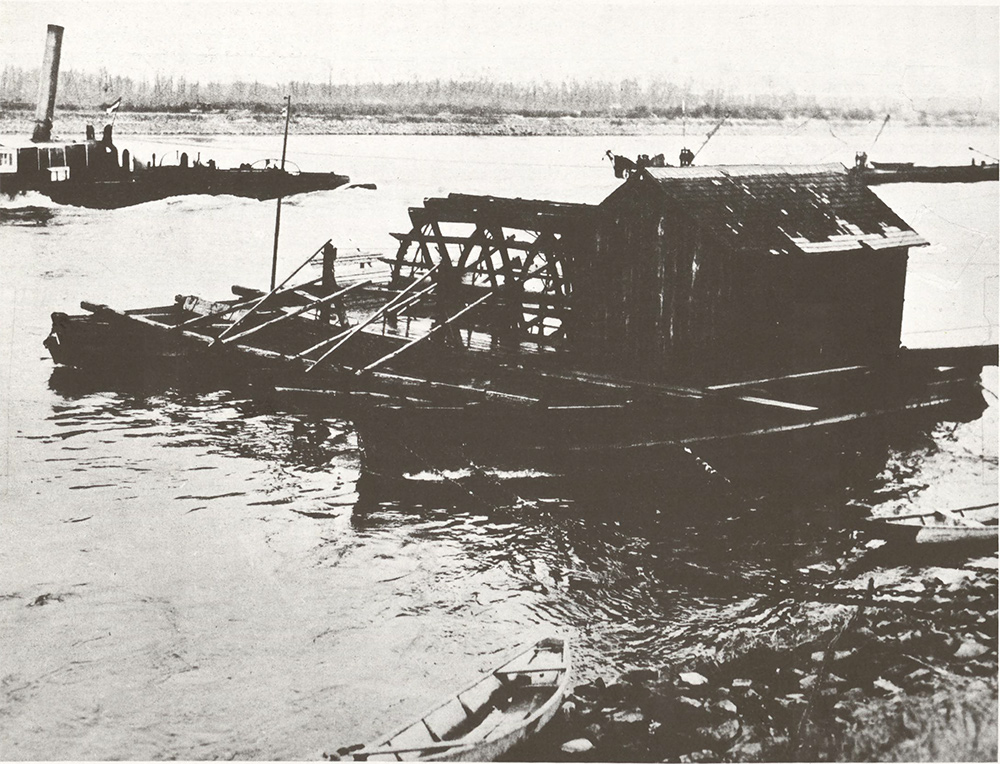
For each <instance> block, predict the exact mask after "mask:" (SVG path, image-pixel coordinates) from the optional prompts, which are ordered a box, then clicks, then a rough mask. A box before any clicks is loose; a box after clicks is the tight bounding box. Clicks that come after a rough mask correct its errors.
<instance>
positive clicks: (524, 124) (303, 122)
mask: <svg viewBox="0 0 1000 764" xmlns="http://www.w3.org/2000/svg"><path fill="white" fill-rule="evenodd" d="M110 119H111V118H110V117H109V116H108V115H107V114H105V112H104V111H103V110H91V111H85V110H81V111H71V112H61V113H57V114H56V119H55V128H54V132H55V135H56V137H57V139H58V138H59V137H62V138H73V137H74V136H76V135H77V134H78V133H79V135H80V136H82V135H83V132H84V126H85V125H87V124H93V125H97V126H101V125H104V124H106V123H107V122H109V121H110ZM33 120H34V115H33V112H32V111H29V110H7V111H4V112H2V113H0V133H2V134H7V135H30V133H31V130H32V126H33V124H34V121H33ZM813 121H818V122H824V120H812V119H801V118H799V119H789V120H759V119H729V120H727V122H726V125H727V126H726V130H727V132H730V133H735V134H740V133H741V132H742V131H745V130H750V129H755V128H760V127H761V126H772V127H773V128H775V129H777V130H779V131H781V130H784V129H787V130H795V129H797V127H799V126H801V125H803V124H805V123H806V122H813ZM879 121H880V120H875V121H861V122H858V121H851V120H836V121H829V125H830V127H831V129H834V130H840V129H843V128H846V127H851V126H863V125H868V124H874V125H875V126H876V128H875V129H877V123H878V122H879ZM114 124H115V131H116V133H118V134H119V135H280V134H281V133H282V131H283V130H284V118H283V117H282V116H281V115H280V114H272V113H266V112H259V111H253V110H250V109H239V110H231V111H227V112H188V113H175V112H119V113H118V114H117V115H116V116H115V118H114ZM715 124H718V120H694V119H688V120H686V121H684V120H680V119H673V118H667V117H635V118H631V117H525V116H520V115H516V114H515V115H484V116H474V115H462V114H447V113H442V114H435V115H402V114H400V115H375V116H343V115H328V114H322V115H320V114H296V113H295V111H294V108H293V113H292V120H291V129H292V131H293V132H294V133H295V134H297V135H472V136H524V137H535V136H598V135H610V136H629V135H634V136H643V135H671V134H675V133H676V134H677V135H682V134H687V135H689V136H699V141H698V142H700V140H701V138H700V136H702V135H704V134H706V133H707V132H708V131H709V130H711V128H712V127H713V126H714V125H715ZM935 124H939V123H937V122H935ZM964 124H966V123H965V122H962V121H945V122H940V125H941V126H948V127H954V126H961V125H964ZM900 125H901V126H903V127H906V128H909V127H914V128H916V127H927V125H926V124H920V125H918V124H917V123H912V124H910V123H906V122H902V123H900Z"/></svg>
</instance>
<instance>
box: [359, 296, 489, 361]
mask: <svg viewBox="0 0 1000 764" xmlns="http://www.w3.org/2000/svg"><path fill="white" fill-rule="evenodd" d="M494 292H495V290H490V291H489V292H487V293H486V294H484V295H483V296H482V297H480V298H479V299H478V300H476V301H475V302H473V303H472V304H471V305H466V306H465V307H464V308H462V309H461V310H460V311H458V313H456V314H455V315H453V316H451V317H450V318H448V319H446V320H445V321H442V322H441V323H440V324H437V325H436V326H435V327H434V328H433V329H431V330H430V331H429V332H427V333H426V334H424V335H422V336H420V337H417V338H416V339H414V340H412V341H410V342H408V343H406V344H405V345H403V347H401V348H398V349H397V350H394V351H392V352H391V353H388V354H387V355H384V356H382V357H381V358H379V359H378V360H376V361H373V362H372V363H370V364H368V365H367V366H365V367H364V368H363V369H360V370H359V371H356V372H354V374H355V376H361V375H362V374H364V373H365V372H369V371H371V370H372V369H374V368H375V367H377V366H381V365H382V364H383V363H385V362H387V361H390V360H392V359H393V358H395V357H396V356H398V355H400V354H401V353H405V352H406V351H407V350H409V349H410V348H412V347H413V346H414V345H417V344H419V343H421V342H423V341H424V340H426V339H428V338H429V337H432V336H434V334H436V333H437V332H439V331H440V330H441V329H444V328H445V327H446V326H449V325H450V324H452V323H453V322H454V321H457V320H458V319H459V318H461V317H462V316H464V315H465V314H466V313H468V312H469V311H470V310H472V309H473V308H475V307H476V306H478V305H480V304H482V303H483V302H485V301H486V300H487V299H489V298H490V297H492V296H493V294H494Z"/></svg>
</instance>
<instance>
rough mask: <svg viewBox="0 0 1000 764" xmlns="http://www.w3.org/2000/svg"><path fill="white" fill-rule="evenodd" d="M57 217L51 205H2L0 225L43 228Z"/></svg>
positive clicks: (0, 208)
mask: <svg viewBox="0 0 1000 764" xmlns="http://www.w3.org/2000/svg"><path fill="white" fill-rule="evenodd" d="M55 218H56V211H55V210H54V209H52V208H51V207H36V206H27V207H0V226H23V227H26V228H35V227H37V228H42V227H44V226H47V225H49V224H50V223H52V222H53V220H54V219H55Z"/></svg>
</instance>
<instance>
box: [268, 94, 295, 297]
mask: <svg viewBox="0 0 1000 764" xmlns="http://www.w3.org/2000/svg"><path fill="white" fill-rule="evenodd" d="M291 116H292V97H291V96H290V95H286V96H285V140H284V142H283V143H282V144H281V173H282V174H281V175H280V176H279V177H278V183H283V182H284V180H285V175H284V173H285V152H286V151H287V150H288V122H289V119H291ZM278 189H279V193H278V205H277V207H276V209H275V212H274V255H273V256H272V257H271V291H274V285H275V283H277V280H278V231H279V230H280V229H281V193H280V189H281V186H279V187H278Z"/></svg>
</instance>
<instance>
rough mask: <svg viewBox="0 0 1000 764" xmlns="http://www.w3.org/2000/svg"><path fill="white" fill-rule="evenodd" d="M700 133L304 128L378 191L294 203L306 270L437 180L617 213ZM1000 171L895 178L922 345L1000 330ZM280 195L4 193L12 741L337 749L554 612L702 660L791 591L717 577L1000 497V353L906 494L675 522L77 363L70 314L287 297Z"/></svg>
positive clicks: (923, 152)
mask: <svg viewBox="0 0 1000 764" xmlns="http://www.w3.org/2000/svg"><path fill="white" fill-rule="evenodd" d="M876 130H877V125H874V126H873V125H867V126H846V127H845V126H833V127H832V128H830V127H828V126H827V125H825V124H821V123H808V124H805V125H794V124H789V125H770V126H766V127H761V126H752V125H751V126H746V125H737V126H731V127H727V128H725V131H724V133H720V134H719V135H717V136H716V137H715V138H714V139H713V141H712V143H710V144H709V146H708V147H707V148H706V149H705V151H704V152H703V154H702V156H701V157H699V162H701V161H702V160H704V162H705V163H724V162H746V163H760V162H788V163H796V162H810V163H813V162H850V161H852V158H853V156H854V151H855V150H856V149H857V150H860V149H866V148H868V147H869V146H870V145H871V140H872V138H873V136H874V133H875V132H876ZM682 140H683V139H682V137H681V136H679V135H676V134H674V135H664V136H662V137H645V138H639V137H627V138H620V137H619V138H607V137H598V138H593V137H586V138H565V137H560V138H515V137H510V138H498V137H486V138H479V137H406V136H356V137H353V136H308V137H298V136H294V135H293V136H292V137H291V139H290V146H289V154H290V156H291V157H292V158H293V159H295V160H296V161H297V163H298V164H299V165H300V166H301V167H302V168H303V169H309V170H336V171H338V172H343V173H347V174H349V175H350V176H351V177H352V179H353V180H354V181H355V182H359V183H375V184H377V187H378V188H377V190H375V191H372V190H365V189H339V190H336V191H332V192H323V193H316V194H312V195H308V196H302V197H297V198H295V199H291V200H288V201H287V202H286V203H285V205H284V207H283V212H282V228H281V235H282V238H281V251H282V265H283V267H285V268H291V267H292V266H293V265H296V264H297V263H298V262H299V261H300V260H301V259H302V258H303V257H304V256H305V255H307V254H308V253H309V252H312V251H313V250H315V249H316V248H317V247H318V246H319V245H320V244H322V243H323V242H324V241H325V240H326V239H327V238H332V239H333V241H334V243H335V244H337V246H338V247H339V248H340V252H341V254H342V256H343V255H346V254H350V253H365V254H372V253H376V254H377V253H382V252H384V253H391V252H393V251H394V241H393V239H392V238H391V237H390V236H389V235H388V234H389V232H391V231H404V230H407V229H408V218H407V214H406V209H407V206H408V205H415V204H419V203H420V202H421V201H422V199H423V198H424V197H427V196H435V195H443V194H447V193H450V192H465V193H484V194H495V195H500V196H520V197H524V198H539V199H554V200H560V201H579V202H599V201H600V200H601V199H603V198H604V197H605V196H606V195H608V194H609V193H610V192H611V191H612V190H613V189H614V188H615V187H616V186H617V184H618V181H616V180H615V178H614V177H613V175H612V173H611V169H610V165H609V163H608V162H607V160H602V155H603V153H604V151H605V150H607V149H612V150H613V151H615V152H616V153H622V154H626V155H632V156H634V155H635V154H637V153H640V152H642V153H658V152H660V151H665V152H667V153H668V154H669V155H671V156H672V155H674V154H676V152H677V151H678V150H679V148H680V146H681V143H682ZM701 140H702V138H701V136H700V135H699V136H698V137H697V139H692V138H689V139H688V142H689V143H690V144H692V145H693V146H694V147H697V145H699V144H700V143H701ZM119 142H120V144H121V145H122V146H128V147H129V148H131V149H132V151H133V154H134V155H135V156H137V157H139V158H143V159H144V158H147V157H148V155H149V154H150V153H152V152H154V151H155V152H156V153H157V154H158V155H159V156H167V157H168V158H172V156H173V155H174V154H175V153H176V152H179V151H187V152H188V153H189V155H191V156H192V158H193V157H194V156H196V155H197V152H198V151H201V152H202V158H203V159H205V160H207V159H208V158H214V159H216V161H217V162H218V163H219V165H220V166H229V165H232V164H236V163H238V162H240V161H248V160H250V161H252V160H254V159H258V158H263V157H273V156H276V155H277V154H278V153H279V152H280V139H279V138H274V137H270V138H266V137H265V138H262V137H253V138H242V137H232V136H225V137H222V136H220V137H199V138H194V137H190V136H171V137H169V138H152V137H146V138H137V139H136V140H129V139H126V138H125V137H121V138H119ZM878 145H879V148H880V152H884V153H882V154H881V156H877V155H876V154H875V152H874V151H869V153H870V154H872V155H873V156H874V157H875V158H876V159H881V160H886V161H891V160H918V161H920V162H926V163H929V164H934V163H960V162H965V161H968V153H967V152H966V147H967V146H969V145H973V146H976V147H977V148H980V149H982V150H984V151H987V152H989V153H992V154H994V155H995V154H996V153H997V136H996V132H995V130H990V129H985V128H976V129H959V128H954V129H951V128H933V129H932V128H918V127H907V128H903V127H896V126H893V128H892V129H891V130H887V131H886V134H885V135H883V136H882V138H881V140H880V143H879V144H878ZM890 147H891V151H890ZM997 186H998V184H996V183H979V184H972V185H941V186H930V185H920V186H918V185H900V186H883V187H879V188H878V189H877V193H878V194H879V196H880V197H882V199H884V200H885V201H886V202H887V203H888V204H889V206H890V207H892V208H893V209H894V210H895V211H896V212H897V213H899V214H900V215H901V216H902V217H903V219H904V220H906V221H907V222H908V223H910V224H911V225H912V226H913V227H914V228H915V229H916V230H917V231H918V232H919V233H921V234H922V235H923V236H924V237H925V238H927V239H928V240H930V241H931V242H932V245H931V246H930V247H925V248H922V249H917V250H914V251H912V252H911V258H910V271H909V276H908V282H907V296H906V306H905V317H904V327H903V328H904V342H906V343H907V344H909V345H911V346H933V345H949V344H961V343H966V342H968V343H976V342H996V341H997V279H998V275H997V272H998V233H997V228H998V215H997V210H998V208H1000V207H998V194H997ZM273 213H274V202H256V201H251V200H242V199H234V198H229V197H217V198H210V197H191V198H184V199H172V200H164V201H160V202H154V203H150V204H146V205H141V206H139V207H134V208H129V209H122V210H113V211H95V210H83V209H76V208H69V207H59V206H55V205H52V204H50V203H48V202H46V201H45V200H44V199H42V198H40V197H36V198H22V199H18V200H14V201H13V202H10V201H5V202H3V204H2V206H0V252H2V255H0V257H2V258H3V266H2V267H3V276H2V281H0V298H2V299H0V338H2V342H3V347H2V350H3V358H2V361H0V383H2V409H0V428H2V433H0V435H2V445H3V448H2V451H0V527H2V533H0V570H2V571H3V576H2V578H0V677H2V679H0V691H2V697H0V758H2V759H113V758H132V759H135V758H138V759H154V758H155V759H159V758H182V759H201V758H232V757H236V758H261V759H288V758H314V757H316V756H317V755H318V754H319V753H320V752H321V751H323V750H333V749H334V748H336V747H337V746H339V745H343V744H348V743H353V742H361V741H364V740H366V739H368V738H370V737H372V736H374V735H375V734H377V733H378V732H380V731H383V730H386V729H388V728H390V727H393V726H396V725H397V724H399V723H401V722H402V721H405V720H406V719H407V718H409V717H410V716H411V715H413V714H414V713H416V712H418V711H420V710H423V709H424V707H426V706H427V705H428V704H429V703H430V702H431V701H433V700H434V699H435V698H437V697H438V696H439V695H440V694H441V693H442V691H443V690H445V689H446V688H451V687H457V686H459V685H461V684H462V683H464V682H465V681H466V679H467V678H468V677H469V676H470V675H474V674H476V673H477V672H479V671H481V670H484V669H486V668H487V667H489V666H490V665H492V664H493V663H494V662H495V661H496V658H497V656H498V655H499V654H501V653H504V652H506V651H507V650H508V649H509V648H510V647H511V646H512V645H513V644H516V643H519V642H521V641H526V640H528V639H531V638H533V637H536V636H539V635H540V634H542V633H545V632H547V631H550V630H560V631H563V632H566V633H568V634H570V635H571V636H572V637H573V639H574V642H575V648H576V664H577V672H576V674H577V677H578V679H579V680H581V681H582V680H586V679H592V678H594V677H596V676H601V675H603V676H608V677H611V676H613V675H614V674H615V673H616V672H619V671H623V670H627V669H630V668H634V667H641V666H650V665H653V666H677V665H681V664H683V663H684V662H685V661H690V660H692V659H694V658H696V657H697V656H700V655H705V654H707V653H708V651H709V650H710V649H711V647H712V646H713V645H714V644H716V643H718V642H720V641H723V640H724V639H725V637H726V634H727V633H728V632H729V631H730V630H731V629H732V628H734V627H735V626H738V625H741V624H742V625H746V623H749V621H747V620H745V619H748V618H749V617H750V614H751V613H753V612H755V608H756V607H757V606H759V605H760V604H761V603H762V602H763V598H764V595H763V594H754V591H753V586H749V587H748V588H745V589H741V590H740V591H733V590H732V589H731V588H727V587H725V586H722V587H720V586H719V584H718V581H719V580H721V579H717V578H715V577H713V573H722V574H725V575H726V576H727V579H726V580H733V579H739V580H748V581H762V582H769V583H774V582H780V581H787V580H789V579H790V578H794V577H795V576H796V575H797V573H798V571H800V570H801V569H803V568H805V567H806V566H808V565H812V564H815V563H817V562H822V561H826V560H831V559H833V558H834V557H836V555H837V554H839V553H840V551H842V549H843V546H844V544H845V543H847V540H848V539H849V537H850V531H851V529H852V528H853V527H854V526H853V524H854V523H855V522H856V521H855V520H853V519H852V518H853V515H852V514H851V513H849V512H847V511H846V510H845V507H844V505H845V501H846V500H847V499H848V498H851V497H852V496H855V497H860V498H868V499H871V498H872V496H874V495H882V494H892V495H896V496H899V495H902V496H905V497H907V498H908V500H909V501H910V502H912V504H913V506H914V507H915V508H916V509H920V508H925V507H930V506H935V505H937V506H942V505H944V506H950V507H958V506H964V505H968V504H975V503H982V502H983V501H990V500H992V497H994V496H995V495H996V489H997V437H996V433H997V404H996V392H997V375H996V370H995V369H989V370H987V372H986V373H985V374H984V385H985V387H986V392H985V397H986V400H987V402H988V404H989V407H988V409H987V411H986V412H985V414H984V415H983V417H982V418H980V419H978V420H977V421H975V422H971V423H968V424H962V425H941V426H939V427H938V428H936V429H935V430H934V431H933V432H931V433H927V434H925V435H920V436H915V437H914V438H913V439H912V441H911V442H910V443H908V444H907V445H905V446H901V447H899V448H898V449H897V450H896V451H895V452H893V453H892V454H891V455H890V457H889V458H888V460H887V465H886V469H885V470H884V471H883V472H882V474H881V475H880V476H879V479H878V480H877V481H876V483H877V484H876V485H874V486H872V485H868V486H865V487H863V488H857V487H851V490H849V491H848V492H847V493H846V494H845V495H843V496H838V497H837V498H835V499H830V498H823V499H818V498H816V497H808V498H807V497H799V498H795V497H792V498H786V499H784V500H782V501H781V502H780V503H775V504H773V505H760V506H757V505H754V506H745V507H742V508H740V509H739V511H732V510H731V508H730V507H728V506H715V505H714V504H713V503H712V501H710V500H708V499H706V500H705V502H704V506H702V505H701V504H700V503H699V502H697V501H693V503H692V505H691V506H687V507H679V508H678V507H673V508H672V509H671V510H670V511H669V512H667V511H660V512H658V511H657V509H660V508H661V507H660V506H659V505H658V502H657V498H656V497H652V498H651V500H650V501H649V502H648V506H645V507H642V508H636V507H633V506H631V505H623V503H622V502H617V501H615V500H614V499H613V498H612V499H610V500H604V501H603V503H602V504H600V505H598V506H587V507H583V506H581V505H579V504H575V503H573V502H568V501H567V502H550V503H546V504H544V505H542V506H540V507H539V506H525V505H521V504H519V503H517V502H516V501H513V500H512V501H509V502H504V501H502V500H498V499H497V498H496V496H492V497H491V498H490V499H489V500H488V501H483V500H480V498H479V497H474V496H468V497H467V498H466V499H464V500H463V499H462V498H461V497H459V498H457V499H454V498H452V499H449V500H448V501H447V502H445V501H443V500H442V501H435V500H428V499H427V497H418V498H413V497H406V496H404V497H399V496H395V497H389V496H382V495H380V494H379V492H378V490H377V489H372V488H370V487H366V486H365V485H364V484H362V485H360V486H359V485H358V476H359V467H358V452H357V441H356V437H355V435H354V433H353V432H352V430H351V427H350V425H349V424H348V423H346V422H343V421H340V420H334V419H331V420H325V421H322V422H317V421H315V420H311V419H306V418H304V417H300V416H294V415H280V414H276V413H274V412H272V411H267V410H263V409H260V408H258V407H257V406H256V405H255V404H254V403H252V402H250V401H247V400H244V399H241V398H239V397H237V396H235V395H233V394H230V393H228V392H225V391H223V392H213V393H207V394H192V393H190V392H188V393H183V392H177V391H169V390H168V391H153V392H146V393H140V392H135V391H131V392H130V391H116V390H114V389H104V387H103V386H100V385H93V384H91V383H89V382H87V381H86V380H81V379H79V378H78V377H77V376H76V375H74V374H73V373H65V372H66V371H67V370H62V371H63V373H59V370H54V368H53V364H52V362H51V360H50V359H49V358H48V356H47V353H46V352H45V351H44V349H43V347H42V340H43V339H44V338H45V336H46V334H47V333H48V328H49V314H50V313H51V312H52V311H65V312H70V313H73V312H77V308H76V306H77V305H78V304H79V301H80V300H82V299H86V300H90V301H93V302H105V303H108V304H110V305H113V306H116V307H121V308H128V307H139V306H144V305H154V304H167V303H170V302H172V301H173V298H174V295H175V294H178V293H195V294H200V295H202V296H204V297H207V298H222V297H225V296H227V295H228V294H229V287H230V285H231V284H233V283H240V284H245V285H248V286H261V285H265V284H266V283H267V281H268V279H269V274H270V251H271V241H272V235H273V229H272V225H273ZM663 506H666V503H664V505H663ZM706 570H708V571H711V573H709V574H704V573H703V572H704V571H706ZM692 571H702V573H698V574H695V573H692Z"/></svg>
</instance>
